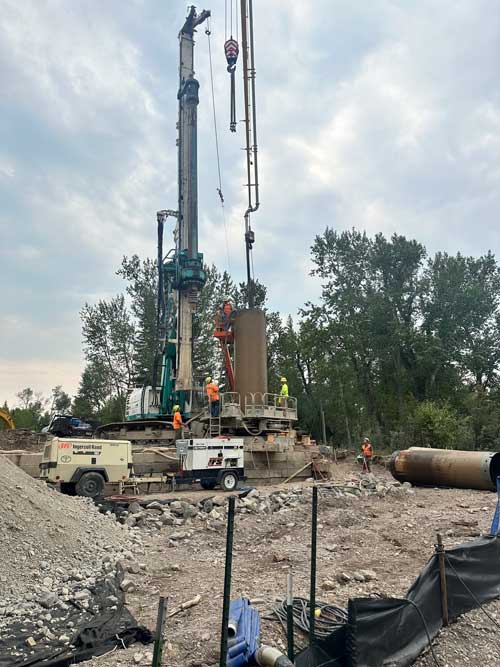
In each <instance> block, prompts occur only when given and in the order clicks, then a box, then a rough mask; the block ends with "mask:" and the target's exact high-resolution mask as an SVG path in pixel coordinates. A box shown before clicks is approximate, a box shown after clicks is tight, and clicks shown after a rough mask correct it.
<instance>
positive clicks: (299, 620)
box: [264, 598, 347, 639]
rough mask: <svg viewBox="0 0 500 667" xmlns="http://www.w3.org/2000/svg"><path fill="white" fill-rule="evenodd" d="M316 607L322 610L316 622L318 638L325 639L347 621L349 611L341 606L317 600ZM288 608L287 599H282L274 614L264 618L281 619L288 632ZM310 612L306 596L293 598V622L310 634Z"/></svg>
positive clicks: (316, 635)
mask: <svg viewBox="0 0 500 667" xmlns="http://www.w3.org/2000/svg"><path fill="white" fill-rule="evenodd" d="M316 609H319V610H320V613H319V615H318V616H316V618H315V623H314V635H315V637H317V638H318V639H325V638H326V637H328V635H330V634H331V633H332V632H333V631H334V630H335V628H338V627H339V626H340V625H345V624H346V623H347V611H346V610H345V609H342V608H341V607H336V606H335V605H333V604H327V603H326V602H318V601H316ZM286 610H287V604H286V600H282V601H281V602H280V603H279V604H278V605H277V606H276V607H274V609H273V610H272V614H271V615H270V616H264V618H266V619H267V620H268V621H275V620H278V621H280V623H281V625H282V626H283V629H284V630H285V632H286V619H287V613H286ZM309 614H310V604H309V600H307V599H306V598H293V623H294V625H296V626H297V627H298V628H299V629H300V630H302V632H304V633H305V634H307V635H308V634H309Z"/></svg>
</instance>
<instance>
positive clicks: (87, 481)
mask: <svg viewBox="0 0 500 667" xmlns="http://www.w3.org/2000/svg"><path fill="white" fill-rule="evenodd" d="M75 490H76V494H77V495H78V496H85V497H86V498H97V497H98V496H102V494H103V492H104V478H103V476H102V475H100V474H99V473H98V472H86V473H84V474H83V475H82V476H81V477H80V479H79V480H78V482H77V483H76V485H75Z"/></svg>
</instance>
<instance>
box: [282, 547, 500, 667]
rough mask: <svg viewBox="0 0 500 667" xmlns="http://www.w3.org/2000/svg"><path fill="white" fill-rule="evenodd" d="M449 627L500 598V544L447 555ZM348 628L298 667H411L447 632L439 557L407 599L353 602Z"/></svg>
mask: <svg viewBox="0 0 500 667" xmlns="http://www.w3.org/2000/svg"><path fill="white" fill-rule="evenodd" d="M445 553H446V586H447V593H448V614H449V619H450V621H452V620H455V619H456V618H457V617H458V616H460V615H461V614H464V613H466V612H467V611H470V610H471V609H474V608H476V607H478V606H479V604H480V603H481V604H482V603H484V602H488V601H489V600H492V599H494V598H498V597H500V541H499V539H498V536H484V537H480V538H477V539H476V540H473V541H471V542H467V543H466V544H462V545H460V546H458V547H456V548H454V549H450V550H447V551H446V552H445ZM348 617H349V618H348V623H347V626H346V627H345V628H339V629H336V630H335V631H334V632H333V633H332V634H331V635H330V637H329V638H328V639H326V640H323V641H318V642H317V644H316V645H315V646H314V647H313V648H312V649H311V648H308V649H305V650H304V651H302V652H301V653H300V654H299V655H298V656H297V658H296V663H295V664H296V666H297V667H409V665H411V664H413V662H414V661H415V659H416V658H417V657H418V656H419V655H420V653H422V651H423V650H424V649H425V648H427V647H428V646H429V637H430V638H431V639H432V638H433V637H435V636H436V635H437V633H438V632H439V630H440V628H441V626H442V616H441V588H440V582H439V565H438V560H437V557H436V556H435V555H434V556H433V557H432V558H431V559H430V561H429V562H428V563H427V565H426V566H425V568H424V569H423V570H422V572H421V574H420V575H419V576H418V578H417V579H416V580H415V582H414V583H413V585H412V586H411V588H410V590H409V591H408V593H407V595H406V597H405V598H402V599H397V598H354V599H352V600H349V605H348Z"/></svg>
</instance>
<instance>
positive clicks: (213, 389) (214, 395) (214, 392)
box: [207, 382, 220, 402]
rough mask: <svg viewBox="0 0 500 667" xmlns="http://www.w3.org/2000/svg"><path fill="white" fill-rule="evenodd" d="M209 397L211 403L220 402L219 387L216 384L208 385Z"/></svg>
mask: <svg viewBox="0 0 500 667" xmlns="http://www.w3.org/2000/svg"><path fill="white" fill-rule="evenodd" d="M207 395H208V400H209V401H210V402H212V401H220V396H219V387H218V386H217V385H216V384H215V382H211V383H210V384H207Z"/></svg>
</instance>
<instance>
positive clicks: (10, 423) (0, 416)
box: [0, 409, 16, 430]
mask: <svg viewBox="0 0 500 667" xmlns="http://www.w3.org/2000/svg"><path fill="white" fill-rule="evenodd" d="M2 424H3V425H4V428H6V429H11V428H16V425H15V424H14V420H13V419H12V417H11V416H10V415H9V413H8V412H7V411H6V410H1V409H0V430H1V425H2Z"/></svg>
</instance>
